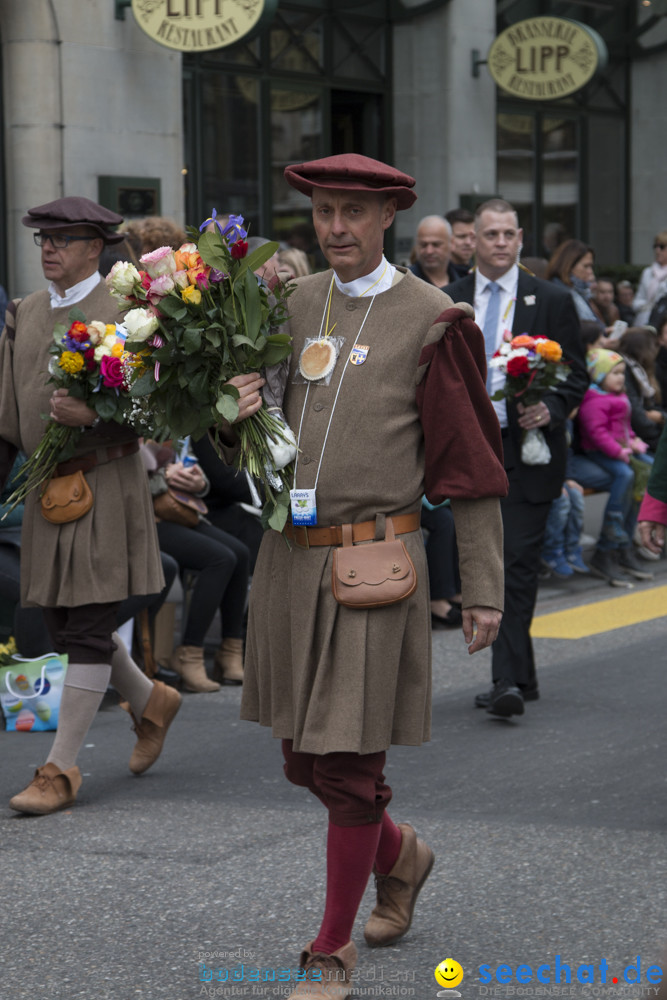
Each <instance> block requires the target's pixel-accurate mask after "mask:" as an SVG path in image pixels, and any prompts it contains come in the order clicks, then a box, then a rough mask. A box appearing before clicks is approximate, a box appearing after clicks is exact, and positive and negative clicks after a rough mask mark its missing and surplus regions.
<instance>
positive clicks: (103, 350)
mask: <svg viewBox="0 0 667 1000" xmlns="http://www.w3.org/2000/svg"><path fill="white" fill-rule="evenodd" d="M110 354H111V348H110V347H107V346H106V344H98V345H97V347H96V348H95V353H94V355H93V357H94V358H95V361H96V362H97V364H98V365H99V363H100V361H101V360H102V358H104V357H109V355H110Z"/></svg>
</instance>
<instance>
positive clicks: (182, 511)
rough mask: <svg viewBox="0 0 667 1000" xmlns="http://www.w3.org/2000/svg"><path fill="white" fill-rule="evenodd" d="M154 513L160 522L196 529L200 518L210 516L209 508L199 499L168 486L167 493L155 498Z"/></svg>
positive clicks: (159, 494)
mask: <svg viewBox="0 0 667 1000" xmlns="http://www.w3.org/2000/svg"><path fill="white" fill-rule="evenodd" d="M153 511H154V513H155V516H156V517H157V518H158V519H159V520H160V521H172V522H173V523H174V524H182V525H183V526H184V527H186V528H196V527H197V525H198V524H199V518H200V517H204V515H206V514H208V507H207V506H206V504H205V503H204V501H203V500H200V499H199V497H195V496H193V495H192V494H191V493H184V492H183V491H182V490H175V489H172V487H171V486H168V487H167V490H166V492H165V493H158V494H157V496H154V497H153Z"/></svg>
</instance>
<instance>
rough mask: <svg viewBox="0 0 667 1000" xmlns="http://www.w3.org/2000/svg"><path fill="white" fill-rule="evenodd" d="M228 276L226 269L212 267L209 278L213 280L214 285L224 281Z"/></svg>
mask: <svg viewBox="0 0 667 1000" xmlns="http://www.w3.org/2000/svg"><path fill="white" fill-rule="evenodd" d="M226 277H227V275H226V274H225V273H224V271H218V270H217V268H215V267H212V268H211V271H210V274H209V276H208V280H209V281H210V282H211V284H212V285H219V284H220V282H221V281H224V280H225V278H226Z"/></svg>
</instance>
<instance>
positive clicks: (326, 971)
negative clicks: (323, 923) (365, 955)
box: [287, 941, 357, 1000]
mask: <svg viewBox="0 0 667 1000" xmlns="http://www.w3.org/2000/svg"><path fill="white" fill-rule="evenodd" d="M312 944H313V942H312V941H311V942H310V944H307V945H306V947H305V948H304V950H303V951H302V952H301V959H300V961H299V967H300V969H302V970H303V972H304V973H305V979H304V980H303V981H302V982H300V983H299V984H298V985H297V988H296V989H295V990H294V992H293V993H290V995H289V997H287V1000H346V997H349V995H350V993H351V992H352V986H351V985H350V973H351V972H352V970H353V969H354V967H355V966H356V964H357V949H356V948H355V946H354V944H353V942H352V941H348V942H347V944H344V945H343V947H342V948H339V949H338V951H334V952H333V954H331V955H323V954H321V953H319V952H315V953H313V951H312Z"/></svg>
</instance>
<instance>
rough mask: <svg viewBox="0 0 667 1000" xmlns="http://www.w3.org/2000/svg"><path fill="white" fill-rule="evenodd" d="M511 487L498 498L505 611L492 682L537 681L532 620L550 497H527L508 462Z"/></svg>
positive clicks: (495, 649) (524, 683) (530, 684)
mask: <svg viewBox="0 0 667 1000" xmlns="http://www.w3.org/2000/svg"><path fill="white" fill-rule="evenodd" d="M507 477H508V479H509V493H508V495H507V496H506V497H505V498H504V499H502V500H501V501H500V507H501V512H502V518H503V531H504V563H505V612H504V614H503V620H502V624H501V626H500V632H499V633H498V638H497V639H496V641H495V642H494V644H493V647H492V658H491V659H492V677H493V681H494V683H495V682H496V681H500V680H507V681H511V682H512V683H513V684H515V685H518V686H519V687H528V688H530V687H534V686H536V685H537V677H536V673H535V656H534V653H533V643H532V640H531V637H530V625H531V622H532V620H533V613H534V611H535V602H536V600H537V587H538V572H539V566H540V553H541V551H542V543H543V541H544V530H545V527H546V523H547V517H548V516H549V510H550V507H551V500H550V499H549V500H545V501H544V502H543V503H530V502H529V501H528V500H527V499H526V497H525V494H524V491H523V489H522V486H521V481H520V479H519V475H518V473H517V471H516V469H512V468H508V469H507Z"/></svg>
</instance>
